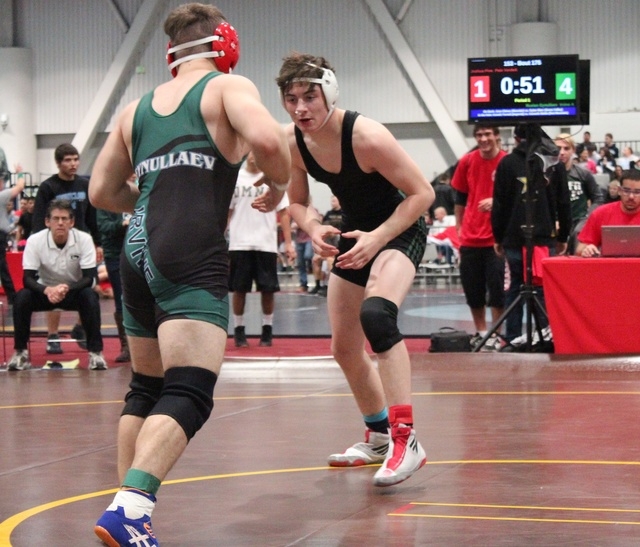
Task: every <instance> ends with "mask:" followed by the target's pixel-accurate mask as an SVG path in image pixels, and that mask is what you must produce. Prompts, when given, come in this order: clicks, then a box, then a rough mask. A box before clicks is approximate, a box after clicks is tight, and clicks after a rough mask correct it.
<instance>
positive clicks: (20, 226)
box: [16, 196, 36, 251]
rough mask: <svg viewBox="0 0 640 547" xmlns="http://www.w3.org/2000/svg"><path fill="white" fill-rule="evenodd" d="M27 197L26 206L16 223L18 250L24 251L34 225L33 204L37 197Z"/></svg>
mask: <svg viewBox="0 0 640 547" xmlns="http://www.w3.org/2000/svg"><path fill="white" fill-rule="evenodd" d="M24 199H25V202H26V203H25V207H24V210H23V211H22V214H21V215H20V218H19V219H18V222H17V224H16V241H17V242H18V250H19V251H23V250H24V246H25V243H26V242H27V239H29V236H30V235H31V232H32V226H33V206H34V205H35V201H36V200H35V198H34V197H33V196H28V197H26V198H24Z"/></svg>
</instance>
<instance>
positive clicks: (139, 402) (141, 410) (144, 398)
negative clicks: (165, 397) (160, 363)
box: [122, 372, 164, 418]
mask: <svg viewBox="0 0 640 547" xmlns="http://www.w3.org/2000/svg"><path fill="white" fill-rule="evenodd" d="M163 385H164V378H158V377H156V376H146V375H144V374H138V373H137V372H134V373H133V375H132V377H131V383H130V384H129V388H130V391H129V393H127V395H126V396H125V398H124V401H125V405H124V409H123V410H122V416H125V415H130V416H139V417H140V418H146V417H147V416H148V415H149V412H151V410H152V409H153V407H154V406H155V404H156V403H157V402H158V399H160V393H161V392H162V386H163Z"/></svg>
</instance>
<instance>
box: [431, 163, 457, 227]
mask: <svg viewBox="0 0 640 547" xmlns="http://www.w3.org/2000/svg"><path fill="white" fill-rule="evenodd" d="M433 191H434V192H435V195H436V198H435V199H434V200H433V205H432V206H431V208H430V209H429V213H430V215H431V218H435V211H436V209H437V208H438V207H444V209H445V211H446V212H447V215H453V214H454V210H455V204H456V203H455V201H456V198H455V191H454V189H453V188H451V175H450V173H449V171H445V172H444V173H442V174H441V175H440V176H439V177H438V178H437V180H436V183H435V184H434V185H433Z"/></svg>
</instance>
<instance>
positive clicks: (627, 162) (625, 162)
mask: <svg viewBox="0 0 640 547" xmlns="http://www.w3.org/2000/svg"><path fill="white" fill-rule="evenodd" d="M637 161H638V156H636V155H635V154H634V153H633V149H632V148H631V147H630V146H625V147H624V148H623V149H622V156H620V157H619V158H618V159H617V160H616V163H617V164H618V165H619V166H620V167H622V170H623V171H626V170H627V169H632V168H633V167H634V166H635V164H636V162H637Z"/></svg>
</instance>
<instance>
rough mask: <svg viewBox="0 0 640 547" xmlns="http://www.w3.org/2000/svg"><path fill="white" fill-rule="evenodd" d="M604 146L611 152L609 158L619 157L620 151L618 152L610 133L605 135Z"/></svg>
mask: <svg viewBox="0 0 640 547" xmlns="http://www.w3.org/2000/svg"><path fill="white" fill-rule="evenodd" d="M604 145H605V146H606V147H607V148H608V149H609V152H611V156H612V157H613V158H614V159H616V158H617V157H618V156H619V155H620V151H619V150H618V147H617V146H616V143H615V142H613V135H612V134H611V133H606V134H605V136H604Z"/></svg>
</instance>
